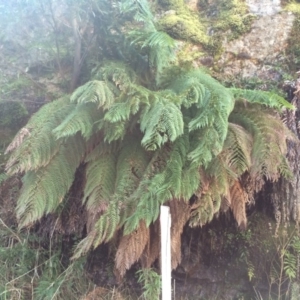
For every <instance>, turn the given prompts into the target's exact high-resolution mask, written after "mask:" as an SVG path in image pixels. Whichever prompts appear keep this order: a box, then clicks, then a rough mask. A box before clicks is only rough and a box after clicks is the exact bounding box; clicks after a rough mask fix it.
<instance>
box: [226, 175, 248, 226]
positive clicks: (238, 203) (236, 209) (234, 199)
mask: <svg viewBox="0 0 300 300" xmlns="http://www.w3.org/2000/svg"><path fill="white" fill-rule="evenodd" d="M230 200H231V201H230V202H231V209H232V212H233V215H234V218H235V220H236V221H237V223H238V226H239V227H240V228H241V229H246V227H247V216H246V203H247V201H248V196H247V194H246V193H245V192H244V190H243V188H242V186H241V184H240V182H239V181H238V180H237V181H235V183H234V184H233V185H232V187H231V188H230Z"/></svg>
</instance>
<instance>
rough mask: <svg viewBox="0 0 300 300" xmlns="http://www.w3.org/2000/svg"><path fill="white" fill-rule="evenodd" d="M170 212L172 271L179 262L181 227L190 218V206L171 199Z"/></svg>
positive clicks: (181, 201)
mask: <svg viewBox="0 0 300 300" xmlns="http://www.w3.org/2000/svg"><path fill="white" fill-rule="evenodd" d="M169 205H170V212H171V218H172V223H171V255H172V263H171V265H172V269H176V267H177V266H178V265H179V264H180V262H181V234H182V231H183V227H184V225H185V224H186V222H187V221H188V219H189V217H190V211H191V210H190V206H189V204H188V203H187V202H185V201H184V200H182V199H181V200H180V199H173V200H172V201H170V202H169Z"/></svg>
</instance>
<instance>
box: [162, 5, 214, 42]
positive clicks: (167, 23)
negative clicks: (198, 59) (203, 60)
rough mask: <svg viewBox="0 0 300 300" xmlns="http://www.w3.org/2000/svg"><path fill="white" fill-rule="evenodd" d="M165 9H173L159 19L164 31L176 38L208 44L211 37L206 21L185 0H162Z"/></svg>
mask: <svg viewBox="0 0 300 300" xmlns="http://www.w3.org/2000/svg"><path fill="white" fill-rule="evenodd" d="M160 3H161V4H162V5H163V6H164V8H165V9H169V10H172V12H171V13H169V14H166V15H165V16H163V17H162V18H161V19H160V20H159V25H160V26H161V27H162V29H163V30H164V31H166V32H167V33H169V34H170V35H171V36H173V37H174V38H176V39H181V40H185V41H191V42H193V43H196V44H204V45H205V44H207V43H208V42H209V37H208V35H207V34H206V28H205V26H204V23H203V22H201V21H200V18H199V16H198V15H197V14H196V13H195V12H193V11H191V10H190V9H189V8H188V7H187V5H186V4H185V3H184V1H183V0H162V1H161V2H160Z"/></svg>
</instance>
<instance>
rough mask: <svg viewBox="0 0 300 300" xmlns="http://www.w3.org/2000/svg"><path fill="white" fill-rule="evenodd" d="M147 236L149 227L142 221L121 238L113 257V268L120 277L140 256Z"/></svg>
mask: <svg viewBox="0 0 300 300" xmlns="http://www.w3.org/2000/svg"><path fill="white" fill-rule="evenodd" d="M149 238H150V234H149V228H147V227H146V225H145V222H143V221H141V222H140V224H139V226H138V228H137V229H136V230H135V231H134V232H132V233H130V234H129V235H125V236H123V237H122V238H121V241H120V244H119V246H118V250H117V253H116V258H115V269H116V271H117V272H118V274H119V275H120V277H121V278H122V277H123V276H124V275H125V272H126V270H129V269H130V267H131V266H132V265H133V264H134V263H135V262H136V261H137V260H138V259H139V258H140V257H141V255H142V253H143V251H144V249H145V246H146V245H147V242H148V241H149Z"/></svg>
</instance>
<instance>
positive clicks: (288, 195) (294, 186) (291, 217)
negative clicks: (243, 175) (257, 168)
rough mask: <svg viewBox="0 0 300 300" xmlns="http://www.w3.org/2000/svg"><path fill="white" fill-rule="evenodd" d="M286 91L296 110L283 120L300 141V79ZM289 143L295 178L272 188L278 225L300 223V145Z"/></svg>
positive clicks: (293, 82)
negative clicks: (292, 222)
mask: <svg viewBox="0 0 300 300" xmlns="http://www.w3.org/2000/svg"><path fill="white" fill-rule="evenodd" d="M284 90H285V91H286V92H287V96H288V100H289V101H291V103H292V104H293V105H294V106H295V108H296V110H295V111H291V110H287V111H286V112H284V115H283V119H284V121H285V122H286V125H287V126H288V128H289V129H290V130H291V131H292V132H293V133H294V134H295V136H296V137H297V138H298V139H300V127H299V125H300V78H298V79H297V80H295V81H291V82H286V83H285V84H284ZM287 143H288V153H287V159H288V161H289V164H290V168H291V170H292V173H293V177H292V178H291V179H290V180H287V179H284V178H281V179H280V180H279V181H278V182H277V183H275V184H273V185H272V187H271V200H272V204H273V208H274V215H275V219H276V222H277V224H280V223H282V224H289V223H290V222H291V221H294V222H296V223H299V221H300V145H299V141H298V140H297V139H296V140H295V141H288V142H287Z"/></svg>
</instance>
